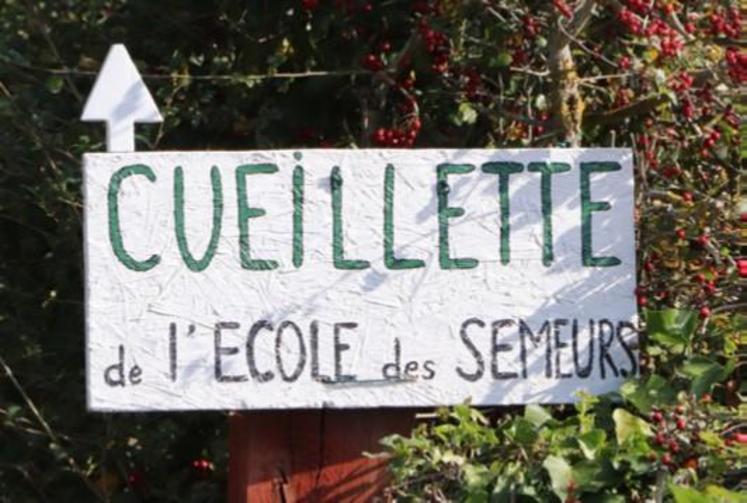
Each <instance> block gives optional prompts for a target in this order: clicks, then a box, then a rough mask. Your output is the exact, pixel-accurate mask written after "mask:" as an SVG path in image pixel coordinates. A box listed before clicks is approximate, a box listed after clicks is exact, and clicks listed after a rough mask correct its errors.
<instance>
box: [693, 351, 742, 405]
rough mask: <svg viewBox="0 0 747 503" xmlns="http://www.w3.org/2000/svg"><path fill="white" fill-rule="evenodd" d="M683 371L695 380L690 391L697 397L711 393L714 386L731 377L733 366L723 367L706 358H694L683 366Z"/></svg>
mask: <svg viewBox="0 0 747 503" xmlns="http://www.w3.org/2000/svg"><path fill="white" fill-rule="evenodd" d="M681 370H682V373H683V374H685V375H686V376H688V377H690V378H692V380H693V382H692V385H691V388H690V391H692V392H693V393H694V394H695V395H696V396H702V395H703V394H704V393H707V392H709V391H711V388H712V387H713V385H714V384H716V383H717V382H720V381H723V380H724V379H726V378H727V377H729V374H731V372H732V370H733V365H732V364H727V365H726V366H723V365H719V364H718V363H716V362H714V361H713V360H711V359H710V358H707V357H705V356H693V357H692V358H690V359H689V360H688V361H687V362H686V363H685V364H684V365H683V366H682V369H681Z"/></svg>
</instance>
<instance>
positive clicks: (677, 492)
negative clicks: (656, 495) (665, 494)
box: [669, 484, 713, 503]
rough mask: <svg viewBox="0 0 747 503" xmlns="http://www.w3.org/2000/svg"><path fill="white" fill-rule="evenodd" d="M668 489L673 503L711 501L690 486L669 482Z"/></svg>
mask: <svg viewBox="0 0 747 503" xmlns="http://www.w3.org/2000/svg"><path fill="white" fill-rule="evenodd" d="M669 491H670V492H671V493H672V497H673V498H674V501H675V503H707V502H711V501H713V500H711V498H708V497H707V496H706V495H705V494H703V493H701V492H700V491H698V490H696V489H693V488H691V487H685V486H676V485H674V484H670V485H669Z"/></svg>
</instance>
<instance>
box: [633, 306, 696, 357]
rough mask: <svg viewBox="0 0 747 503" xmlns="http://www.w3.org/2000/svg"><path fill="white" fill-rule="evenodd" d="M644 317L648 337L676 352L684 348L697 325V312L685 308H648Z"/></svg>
mask: <svg viewBox="0 0 747 503" xmlns="http://www.w3.org/2000/svg"><path fill="white" fill-rule="evenodd" d="M645 317H646V329H647V331H648V334H649V337H650V338H651V339H652V340H654V341H656V342H658V343H659V344H661V345H662V346H665V347H667V348H669V349H671V350H672V351H675V352H678V353H681V352H683V351H684V350H685V347H687V345H688V344H689V343H690V340H691V339H692V336H693V334H694V333H695V329H696V328H697V326H698V314H697V313H696V312H695V311H690V310H686V309H664V310H662V311H653V310H648V311H646V313H645Z"/></svg>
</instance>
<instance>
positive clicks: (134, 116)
mask: <svg viewBox="0 0 747 503" xmlns="http://www.w3.org/2000/svg"><path fill="white" fill-rule="evenodd" d="M80 119H81V120H82V121H92V122H106V150H107V151H108V152H133V151H134V150H135V123H136V122H163V117H161V114H160V113H159V112H158V107H157V106H156V104H155V102H154V101H153V97H152V96H151V95H150V92H148V88H147V87H146V86H145V83H144V82H143V79H142V78H141V77H140V73H139V72H138V71H137V68H135V64H134V63H133V62H132V59H131V58H130V55H129V53H128V52H127V49H126V48H125V46H124V45H122V44H115V45H113V46H111V48H110V49H109V54H107V55H106V59H105V60H104V64H103V66H102V67H101V71H100V72H99V74H98V76H97V77H96V83H95V84H94V85H93V90H92V91H91V94H90V95H89V96H88V100H87V101H86V106H85V107H83V115H82V116H81V118H80Z"/></svg>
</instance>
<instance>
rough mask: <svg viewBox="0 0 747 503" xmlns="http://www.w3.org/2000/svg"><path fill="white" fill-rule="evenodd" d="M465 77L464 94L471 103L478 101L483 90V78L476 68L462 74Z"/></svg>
mask: <svg viewBox="0 0 747 503" xmlns="http://www.w3.org/2000/svg"><path fill="white" fill-rule="evenodd" d="M462 76H463V77H464V94H465V95H466V96H467V99H468V100H470V101H478V100H479V99H480V96H481V94H482V93H481V90H482V77H481V76H480V72H478V71H477V69H476V68H470V69H468V70H465V71H464V72H463V73H462Z"/></svg>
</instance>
